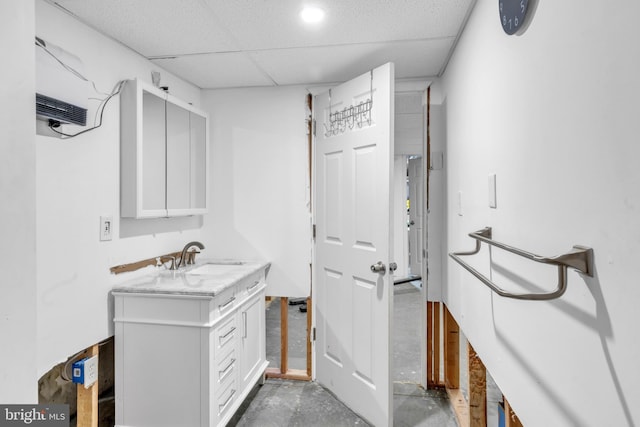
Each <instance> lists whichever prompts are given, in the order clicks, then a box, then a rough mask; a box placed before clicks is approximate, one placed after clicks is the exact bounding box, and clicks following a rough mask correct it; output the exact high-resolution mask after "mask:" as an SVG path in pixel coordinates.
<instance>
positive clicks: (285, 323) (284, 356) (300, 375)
mask: <svg viewBox="0 0 640 427" xmlns="http://www.w3.org/2000/svg"><path fill="white" fill-rule="evenodd" d="M288 360H289V298H287V297H280V368H267V369H266V371H265V376H266V377H267V378H279V379H287V380H298V381H311V297H307V366H306V369H289V362H288Z"/></svg>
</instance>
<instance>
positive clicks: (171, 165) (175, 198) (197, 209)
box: [167, 102, 208, 216]
mask: <svg viewBox="0 0 640 427" xmlns="http://www.w3.org/2000/svg"><path fill="white" fill-rule="evenodd" d="M207 155H208V153H207V118H206V116H204V115H201V114H198V113H196V112H194V111H192V110H191V109H190V108H189V107H187V106H186V105H185V106H182V105H180V104H179V103H172V102H167V210H168V214H169V216H173V215H194V214H200V213H204V212H206V208H207V203H206V202H207Z"/></svg>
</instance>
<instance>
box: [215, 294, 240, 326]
mask: <svg viewBox="0 0 640 427" xmlns="http://www.w3.org/2000/svg"><path fill="white" fill-rule="evenodd" d="M237 305H238V301H237V296H236V288H235V286H231V287H229V288H228V289H225V290H224V291H222V292H221V293H220V294H218V295H216V296H215V297H214V298H213V300H211V317H212V319H211V320H215V319H218V318H220V317H222V316H224V315H225V314H227V313H230V312H232V311H233V309H234V308H235V307H236V306H237Z"/></svg>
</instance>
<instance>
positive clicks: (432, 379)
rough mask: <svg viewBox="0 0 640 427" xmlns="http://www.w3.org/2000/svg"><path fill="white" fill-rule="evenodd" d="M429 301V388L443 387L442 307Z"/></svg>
mask: <svg viewBox="0 0 640 427" xmlns="http://www.w3.org/2000/svg"><path fill="white" fill-rule="evenodd" d="M441 305H442V304H441V303H439V302H435V301H427V388H437V387H443V386H444V383H443V382H442V381H441V380H440V311H441V309H440V307H441Z"/></svg>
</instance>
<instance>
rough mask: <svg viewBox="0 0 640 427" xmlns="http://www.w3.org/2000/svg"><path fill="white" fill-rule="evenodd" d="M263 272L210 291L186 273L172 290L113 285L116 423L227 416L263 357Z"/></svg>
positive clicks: (217, 420) (255, 378)
mask: <svg viewBox="0 0 640 427" xmlns="http://www.w3.org/2000/svg"><path fill="white" fill-rule="evenodd" d="M265 274H266V268H265V267H264V266H262V267H261V268H258V269H256V268H254V269H253V271H251V272H248V273H247V274H246V275H244V276H243V277H242V278H241V279H239V280H234V283H233V284H232V285H230V286H225V287H224V289H222V290H220V291H218V290H216V292H215V295H213V296H211V295H207V292H202V289H194V291H193V292H191V291H189V289H188V288H189V287H190V286H193V285H192V283H197V282H196V280H195V279H189V278H187V279H181V280H182V281H183V282H184V283H183V285H181V286H184V289H182V290H177V291H176V292H175V293H172V292H167V291H166V289H163V290H162V292H158V293H154V292H153V291H152V290H151V291H150V290H149V289H148V288H147V289H139V288H136V287H135V286H133V287H126V286H123V287H116V288H114V290H113V292H112V293H113V296H114V302H115V306H114V307H115V318H114V323H115V387H116V426H118V427H125V426H126V427H162V426H166V427H169V426H172V427H175V426H180V427H205V426H207V427H212V426H224V425H226V424H227V423H228V421H229V420H230V419H231V417H232V416H233V415H234V413H235V412H236V410H237V409H238V408H239V407H240V405H241V404H242V402H243V401H244V399H245V398H246V397H247V395H248V394H249V392H250V391H251V389H252V388H253V386H254V385H255V384H256V383H257V382H259V381H262V380H263V379H264V372H265V369H266V368H267V365H268V362H267V361H266V355H265V302H264V300H265V288H266V283H265ZM157 281H158V282H161V281H162V279H157ZM185 284H186V285H185ZM159 286H163V285H162V284H160V285H159Z"/></svg>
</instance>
